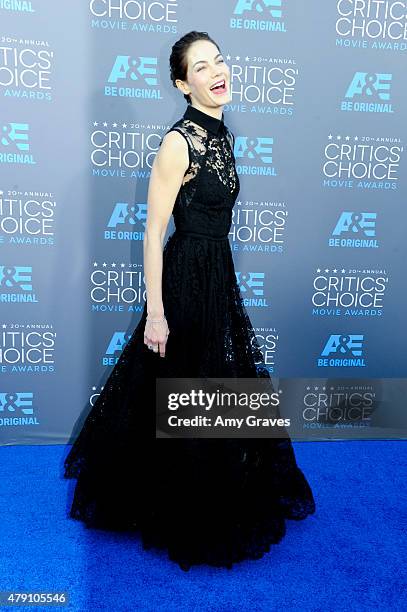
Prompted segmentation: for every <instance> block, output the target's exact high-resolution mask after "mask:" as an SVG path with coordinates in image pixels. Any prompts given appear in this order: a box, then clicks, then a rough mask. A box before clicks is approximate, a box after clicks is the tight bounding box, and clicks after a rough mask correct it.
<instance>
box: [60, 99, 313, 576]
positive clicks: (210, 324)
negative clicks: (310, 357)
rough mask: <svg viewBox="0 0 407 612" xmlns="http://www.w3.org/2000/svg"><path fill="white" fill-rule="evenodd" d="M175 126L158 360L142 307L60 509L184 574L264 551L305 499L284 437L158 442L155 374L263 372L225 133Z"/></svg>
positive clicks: (200, 124) (208, 123)
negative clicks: (179, 138) (245, 284)
mask: <svg viewBox="0 0 407 612" xmlns="http://www.w3.org/2000/svg"><path fill="white" fill-rule="evenodd" d="M171 130H178V132H180V133H181V134H182V135H183V136H184V138H185V139H186V141H187V143H188V149H189V157H190V163H189V168H188V169H187V171H186V174H185V177H184V181H183V185H182V187H181V189H180V191H179V193H178V196H177V199H176V202H175V205H174V210H173V216H174V222H175V228H176V229H175V232H174V233H172V235H170V236H169V238H168V240H167V242H166V244H165V246H164V251H163V277H162V293H163V304H164V312H165V314H166V317H167V321H168V326H169V329H170V334H169V336H168V341H167V346H166V356H165V357H164V358H163V357H160V356H159V354H158V353H154V352H153V351H151V350H149V349H148V348H147V346H146V345H145V344H144V327H145V321H146V316H147V305H145V307H144V310H143V313H142V316H141V319H140V322H139V324H138V325H137V327H136V329H135V330H134V332H133V334H132V336H131V338H130V339H129V341H128V342H127V343H126V345H125V346H124V348H123V350H122V353H121V356H120V358H119V360H118V362H117V363H116V365H115V367H114V368H113V370H112V372H111V373H110V376H109V378H108V380H107V382H106V384H105V385H104V387H103V390H102V391H101V393H100V395H99V397H98V399H97V401H96V403H95V404H94V406H93V407H92V408H91V410H90V412H89V413H88V415H87V417H86V420H85V421H84V424H83V426H82V428H81V430H80V432H79V435H78V436H77V438H76V440H75V442H74V444H73V445H72V448H71V449H70V451H69V453H68V455H67V457H66V459H65V462H64V477H65V478H76V479H77V482H76V485H75V489H74V496H73V501H72V504H71V507H70V511H69V517H71V518H73V519H77V520H81V521H83V522H84V524H85V525H86V526H87V527H92V528H101V529H108V530H126V531H130V532H136V533H137V532H138V533H139V534H141V537H142V543H143V547H144V548H145V549H147V548H150V547H158V548H163V549H166V550H167V552H168V556H169V558H170V559H172V560H174V561H176V562H177V563H178V564H179V565H180V567H181V568H182V569H189V567H190V566H191V565H194V564H201V563H204V564H209V565H214V566H219V567H221V566H223V567H229V568H230V567H231V566H232V564H233V563H234V562H237V561H241V560H243V559H257V558H260V557H262V556H263V555H264V553H265V552H267V551H269V550H270V545H271V544H273V543H277V542H279V541H280V540H281V539H282V538H283V536H284V534H285V530H286V523H285V520H286V519H296V520H299V519H304V518H305V517H306V516H307V515H309V514H312V513H313V512H314V511H315V502H314V498H313V494H312V491H311V488H310V486H309V484H308V482H307V480H306V479H305V476H304V474H303V472H302V471H301V469H300V468H299V467H298V466H297V463H296V459H295V455H294V451H293V448H292V445H291V441H290V439H289V438H288V437H287V438H280V439H278V438H272V439H265V438H263V439H254V438H253V439H241V438H240V439H237V438H235V439H223V438H222V439H219V438H217V439H213V438H212V439H208V438H206V439H205V438H200V439H199V438H195V439H184V438H177V439H166V438H156V437H155V378H156V377H157V376H164V377H172V376H175V377H201V376H202V377H205V376H208V377H223V376H227V377H269V373H268V371H267V369H266V367H265V365H264V361H263V356H262V353H261V350H260V348H259V345H258V342H257V339H256V337H255V335H254V331H253V328H252V325H251V322H250V319H249V317H248V314H247V312H246V310H245V307H244V304H243V301H242V297H241V294H240V289H239V286H238V284H237V280H236V276H235V270H234V263H233V259H232V252H231V248H230V244H229V240H228V232H229V230H230V226H231V215H232V208H233V206H234V203H235V200H236V197H237V194H238V191H239V179H238V175H237V172H236V168H235V159H234V155H233V142H234V138H233V135H232V133H231V132H230V131H229V129H228V128H227V127H226V126H225V124H224V122H223V118H222V120H219V119H216V118H213V117H211V116H209V115H207V114H206V113H204V112H202V111H200V110H198V109H197V108H195V107H192V106H188V107H187V109H186V112H185V114H184V116H183V117H182V118H181V119H180V120H179V121H177V122H176V123H175V124H174V125H173V126H172V128H171ZM130 535H131V534H130Z"/></svg>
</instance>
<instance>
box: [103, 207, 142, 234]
mask: <svg viewBox="0 0 407 612" xmlns="http://www.w3.org/2000/svg"><path fill="white" fill-rule="evenodd" d="M146 220H147V202H136V203H135V204H129V202H114V204H113V209H112V210H111V211H110V213H109V216H108V219H107V223H106V227H105V228H104V231H103V238H104V239H105V240H143V238H144V230H145V227H146Z"/></svg>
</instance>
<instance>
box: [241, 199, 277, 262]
mask: <svg viewBox="0 0 407 612" xmlns="http://www.w3.org/2000/svg"><path fill="white" fill-rule="evenodd" d="M287 218H288V209H287V207H286V204H285V202H254V201H249V200H246V201H244V202H243V201H241V200H238V201H237V202H236V205H235V206H234V208H233V210H232V225H231V228H230V232H229V238H230V239H231V247H232V250H233V251H242V252H247V253H282V252H283V251H284V246H285V244H284V243H285V233H286V227H287Z"/></svg>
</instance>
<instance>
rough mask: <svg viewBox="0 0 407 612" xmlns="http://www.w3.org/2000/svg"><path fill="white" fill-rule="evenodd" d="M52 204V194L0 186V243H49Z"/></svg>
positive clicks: (51, 241)
mask: <svg viewBox="0 0 407 612" xmlns="http://www.w3.org/2000/svg"><path fill="white" fill-rule="evenodd" d="M56 206H57V203H56V201H55V198H54V195H53V194H52V193H47V192H41V191H14V190H11V189H8V190H6V191H2V190H1V189H0V245H2V244H7V245H11V244H16V245H20V244H25V245H35V246H50V245H53V244H54V243H55V213H56Z"/></svg>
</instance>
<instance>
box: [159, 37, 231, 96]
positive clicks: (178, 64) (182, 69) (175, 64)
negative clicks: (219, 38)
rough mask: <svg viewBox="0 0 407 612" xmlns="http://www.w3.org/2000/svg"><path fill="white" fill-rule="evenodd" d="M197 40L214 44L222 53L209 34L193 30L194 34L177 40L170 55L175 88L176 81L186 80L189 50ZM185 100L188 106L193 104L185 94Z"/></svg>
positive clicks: (171, 75) (171, 73)
mask: <svg viewBox="0 0 407 612" xmlns="http://www.w3.org/2000/svg"><path fill="white" fill-rule="evenodd" d="M197 40H209V42H211V43H213V44H214V45H215V46H216V47H217V48H218V49H219V53H221V50H220V48H219V45H218V43H216V42H215V41H214V40H213V39H212V38H211V37H210V36H209V34H208V32H196V31H195V30H193V31H192V32H188V34H185V35H184V36H182V38H180V39H179V40H177V42H176V43H175V44H174V45H173V46H172V50H171V55H170V77H171V81H172V84H173V85H174V87H176V84H175V81H176V79H180V80H181V81H185V80H186V76H187V69H188V61H187V53H188V49H189V47H190V46H191V45H192V43H194V42H196V41H197ZM184 98H185V100H186V101H187V102H188V104H191V98H190V97H189V95H187V94H184Z"/></svg>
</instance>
